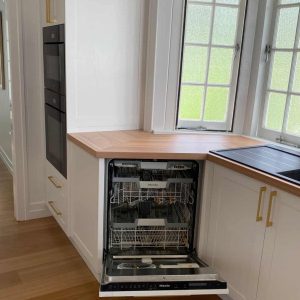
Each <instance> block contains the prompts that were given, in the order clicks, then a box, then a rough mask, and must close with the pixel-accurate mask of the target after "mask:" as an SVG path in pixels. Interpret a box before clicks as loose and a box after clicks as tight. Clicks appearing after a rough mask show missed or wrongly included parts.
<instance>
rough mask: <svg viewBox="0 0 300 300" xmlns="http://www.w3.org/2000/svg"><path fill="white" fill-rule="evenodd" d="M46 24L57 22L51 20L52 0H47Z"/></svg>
mask: <svg viewBox="0 0 300 300" xmlns="http://www.w3.org/2000/svg"><path fill="white" fill-rule="evenodd" d="M46 22H47V23H55V20H52V19H51V0H46Z"/></svg>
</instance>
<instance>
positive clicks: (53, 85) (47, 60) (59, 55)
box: [44, 44, 66, 95]
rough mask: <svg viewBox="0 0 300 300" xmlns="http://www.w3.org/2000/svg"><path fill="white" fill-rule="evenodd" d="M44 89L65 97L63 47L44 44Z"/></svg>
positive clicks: (61, 45)
mask: <svg viewBox="0 0 300 300" xmlns="http://www.w3.org/2000/svg"><path fill="white" fill-rule="evenodd" d="M44 80H45V87H46V88H47V89H49V90H52V91H54V92H56V93H59V94H61V95H65V90H66V85H65V45H64V44H44Z"/></svg>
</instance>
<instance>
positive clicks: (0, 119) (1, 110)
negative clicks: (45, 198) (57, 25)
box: [0, 0, 12, 171]
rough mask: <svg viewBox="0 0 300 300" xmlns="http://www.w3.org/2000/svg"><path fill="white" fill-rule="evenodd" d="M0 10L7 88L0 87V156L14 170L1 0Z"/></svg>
mask: <svg viewBox="0 0 300 300" xmlns="http://www.w3.org/2000/svg"><path fill="white" fill-rule="evenodd" d="M0 11H2V18H3V20H2V21H3V31H4V32H3V34H4V60H5V61H4V66H5V83H6V86H5V90H2V89H0V157H1V158H2V160H3V161H4V162H5V164H6V165H7V166H8V168H9V169H10V171H12V148H11V117H10V110H11V109H10V93H9V73H8V49H7V45H8V34H7V26H6V5H5V1H4V0H0Z"/></svg>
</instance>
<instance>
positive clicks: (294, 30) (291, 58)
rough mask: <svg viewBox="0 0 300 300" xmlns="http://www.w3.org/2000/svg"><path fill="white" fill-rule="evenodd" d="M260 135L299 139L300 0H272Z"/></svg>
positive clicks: (297, 140)
mask: <svg viewBox="0 0 300 300" xmlns="http://www.w3.org/2000/svg"><path fill="white" fill-rule="evenodd" d="M274 2H275V7H274V13H273V23H272V26H271V28H273V31H272V32H271V33H270V36H271V37H272V38H271V43H270V45H269V46H268V45H267V46H266V53H265V55H266V62H267V68H266V69H267V75H266V78H267V80H266V83H265V93H264V108H263V114H262V118H261V129H260V132H259V134H260V136H262V137H264V138H267V139H271V140H274V141H276V140H277V141H289V142H291V143H298V144H299V141H300V13H299V10H300V0H278V1H274Z"/></svg>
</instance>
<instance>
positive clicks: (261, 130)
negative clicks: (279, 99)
mask: <svg viewBox="0 0 300 300" xmlns="http://www.w3.org/2000/svg"><path fill="white" fill-rule="evenodd" d="M282 7H283V8H284V7H299V14H298V19H297V28H296V34H295V40H294V47H293V48H286V49H285V48H276V47H275V46H274V47H273V44H274V38H275V33H276V31H277V28H278V24H276V20H277V16H278V14H279V11H280V8H282ZM272 10H273V11H272V20H271V26H270V30H269V32H268V38H267V45H271V53H270V59H269V60H268V61H267V62H265V71H264V83H263V91H262V95H261V97H262V98H261V106H260V116H259V124H258V125H259V126H258V130H257V135H258V136H259V137H261V138H263V139H267V140H270V141H273V142H279V143H285V144H288V145H291V146H299V145H300V135H299V136H297V135H292V134H290V133H288V132H286V126H287V121H288V112H289V105H290V101H291V97H292V96H293V95H295V96H300V93H297V92H292V91H291V89H292V85H293V79H294V74H295V69H296V62H297V61H296V60H297V53H298V55H300V49H299V48H295V46H297V45H299V44H300V2H299V3H294V4H279V0H276V1H274V2H273V5H272ZM267 45H266V46H267ZM276 51H277V52H291V53H292V61H291V69H290V71H289V82H288V89H287V91H281V90H276V89H271V87H270V81H271V78H272V76H271V75H272V63H273V61H274V53H275V52H276ZM264 55H266V54H265V53H264ZM269 92H275V93H278V94H284V95H286V98H287V99H286V105H285V111H284V120H283V125H282V129H281V131H276V130H272V129H269V128H266V127H265V121H266V116H267V114H266V112H267V106H268V93H269Z"/></svg>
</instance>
